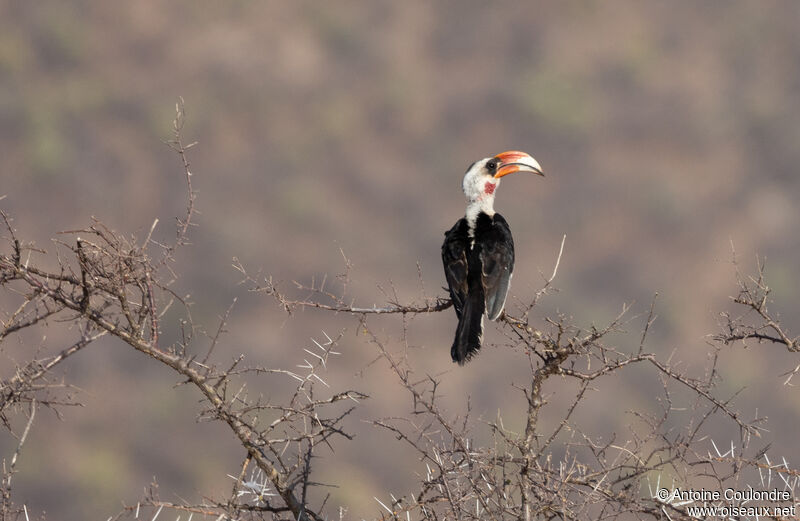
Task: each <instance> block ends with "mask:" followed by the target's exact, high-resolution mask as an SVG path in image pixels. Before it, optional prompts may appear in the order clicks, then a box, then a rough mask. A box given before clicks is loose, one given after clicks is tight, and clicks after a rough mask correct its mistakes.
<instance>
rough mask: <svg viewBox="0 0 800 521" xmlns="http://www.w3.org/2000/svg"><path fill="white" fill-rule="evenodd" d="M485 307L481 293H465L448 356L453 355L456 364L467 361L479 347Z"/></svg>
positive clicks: (462, 363)
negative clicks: (462, 307) (464, 300)
mask: <svg viewBox="0 0 800 521" xmlns="http://www.w3.org/2000/svg"><path fill="white" fill-rule="evenodd" d="M475 293H477V292H475ZM485 307H486V304H485V303H484V301H483V295H480V294H478V295H474V294H469V295H467V298H466V302H464V309H462V310H461V316H460V317H459V319H458V327H457V328H456V338H455V340H453V347H451V348H450V356H452V357H453V362H458V365H464V363H465V362H469V360H470V359H471V358H472V357H473V356H475V354H476V353H477V352H478V349H480V348H481V342H482V341H483V313H484V308H485Z"/></svg>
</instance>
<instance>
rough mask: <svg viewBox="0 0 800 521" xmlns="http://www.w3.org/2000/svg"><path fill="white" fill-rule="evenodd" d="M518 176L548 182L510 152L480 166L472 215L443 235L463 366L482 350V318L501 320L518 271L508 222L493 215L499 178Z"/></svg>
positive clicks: (457, 354) (469, 179) (531, 162)
mask: <svg viewBox="0 0 800 521" xmlns="http://www.w3.org/2000/svg"><path fill="white" fill-rule="evenodd" d="M514 172H531V173H534V174H538V175H541V176H544V174H543V173H542V168H541V167H540V166H539V163H537V162H536V160H535V159H534V158H532V157H531V156H529V155H528V154H526V153H525V152H518V151H513V150H512V151H509V152H503V153H502V154H498V155H496V156H494V157H487V158H485V159H481V160H480V161H476V162H474V163H472V165H470V167H469V168H468V169H467V173H466V175H464V182H463V184H462V186H463V188H464V194H465V195H466V196H467V212H466V215H465V216H464V217H462V218H461V219H459V220H458V222H456V224H455V225H453V227H452V228H450V230H449V231H447V232H445V234H444V243H443V244H442V262H443V263H444V273H445V276H446V277H447V285H448V286H449V288H450V298H451V299H452V301H453V307H454V308H455V310H456V315H457V316H458V327H457V328H456V337H455V340H453V347H452V348H451V349H450V355H451V356H452V357H453V361H454V362H458V364H459V365H463V364H464V362H467V361H469V360H470V359H471V358H472V357H473V356H474V355H475V354H476V353H477V351H478V349H480V347H481V341H482V340H483V317H484V315H488V317H489V320H497V318H498V317H499V316H500V313H502V311H503V306H504V305H505V302H506V295H507V294H508V286H509V284H510V283H511V273H512V272H513V271H514V239H512V237H511V229H510V228H509V227H508V223H507V222H506V220H505V219H503V216H502V215H500V214H499V213H495V211H494V195H495V190H496V189H497V186H498V185H499V184H500V178H501V177H503V176H506V175H508V174H513V173H514Z"/></svg>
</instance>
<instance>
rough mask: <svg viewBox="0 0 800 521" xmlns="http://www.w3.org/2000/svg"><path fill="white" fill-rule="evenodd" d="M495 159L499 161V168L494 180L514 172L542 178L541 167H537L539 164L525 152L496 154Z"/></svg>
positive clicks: (512, 151)
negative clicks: (527, 173) (528, 173)
mask: <svg viewBox="0 0 800 521" xmlns="http://www.w3.org/2000/svg"><path fill="white" fill-rule="evenodd" d="M495 159H497V160H498V161H500V168H498V169H497V173H496V174H494V177H495V178H500V177H503V176H505V175H508V174H513V173H514V172H530V173H532V174H537V175H540V176H542V177H544V172H542V167H541V166H539V163H538V162H537V161H536V160H535V159H534V158H533V157H531V156H530V155H529V154H526V153H525V152H520V151H517V150H509V151H508V152H503V153H502V154H497V155H496V156H495Z"/></svg>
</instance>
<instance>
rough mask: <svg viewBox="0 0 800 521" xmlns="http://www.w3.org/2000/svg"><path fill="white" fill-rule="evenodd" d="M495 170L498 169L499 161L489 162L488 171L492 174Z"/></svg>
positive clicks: (487, 164)
mask: <svg viewBox="0 0 800 521" xmlns="http://www.w3.org/2000/svg"><path fill="white" fill-rule="evenodd" d="M495 168H497V161H489V162H488V163H486V169H487V170H489V171H490V172H492V171H493V170H494V169H495Z"/></svg>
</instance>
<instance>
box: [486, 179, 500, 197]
mask: <svg viewBox="0 0 800 521" xmlns="http://www.w3.org/2000/svg"><path fill="white" fill-rule="evenodd" d="M496 187H497V185H495V184H494V183H492V182H491V181H486V184H485V185H483V191H484V192H486V195H492V194H493V193H494V189H495V188H496Z"/></svg>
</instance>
